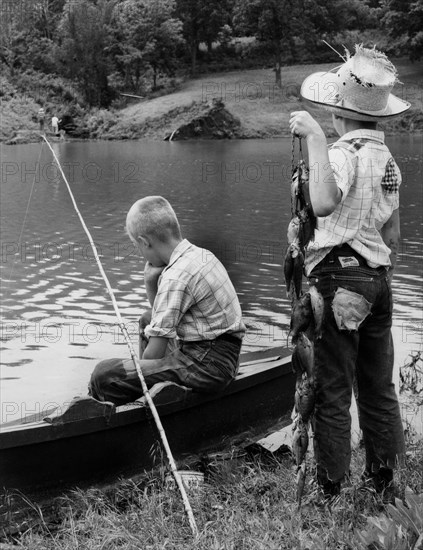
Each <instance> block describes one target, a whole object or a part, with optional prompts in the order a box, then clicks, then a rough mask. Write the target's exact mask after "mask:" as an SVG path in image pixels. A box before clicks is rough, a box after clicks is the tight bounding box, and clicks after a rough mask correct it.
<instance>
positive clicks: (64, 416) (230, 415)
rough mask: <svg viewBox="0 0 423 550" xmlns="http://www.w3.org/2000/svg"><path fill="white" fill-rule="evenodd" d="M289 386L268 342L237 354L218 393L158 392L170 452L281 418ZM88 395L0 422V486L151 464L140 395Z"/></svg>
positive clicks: (60, 484) (194, 448)
mask: <svg viewBox="0 0 423 550" xmlns="http://www.w3.org/2000/svg"><path fill="white" fill-rule="evenodd" d="M294 387H295V379H294V375H293V372H292V369H291V361H290V352H289V350H287V349H284V350H282V349H270V350H264V351H261V352H254V353H249V354H246V355H243V356H242V362H241V368H240V372H239V374H238V376H237V379H236V380H235V381H234V382H233V383H232V384H231V385H230V386H229V388H227V390H225V391H224V392H222V393H220V394H217V395H207V396H204V395H199V394H194V393H192V392H185V394H184V395H183V396H182V399H181V398H179V399H178V400H177V401H173V402H172V400H170V402H167V403H164V404H163V403H162V404H161V400H160V394H157V409H158V412H159V415H160V418H161V421H162V423H163V427H164V430H165V432H166V435H167V438H168V440H169V444H170V448H171V450H172V453H173V455H174V457H175V459H176V460H177V461H180V460H183V459H184V457H187V456H188V455H192V454H199V453H203V452H206V451H210V450H220V449H222V448H225V446H227V444H228V442H229V441H230V440H231V438H234V437H237V438H238V439H239V440H241V441H242V438H250V440H254V439H251V438H254V437H260V436H262V435H265V433H266V431H267V430H269V428H271V427H272V426H275V425H276V424H278V425H280V426H283V425H286V424H288V423H289V422H290V419H289V415H290V412H291V409H292V407H293V401H294ZM153 392H154V390H153V391H152V395H153ZM153 399H154V401H155V402H156V398H155V397H153ZM90 401H94V400H90V399H85V400H84V399H82V400H81V402H80V403H79V404H78V403H77V404H76V405H74V406H73V407H70V408H69V409H68V410H67V411H65V412H63V413H61V414H57V413H55V414H53V415H51V416H50V417H48V418H47V421H46V420H43V419H39V418H38V419H37V418H34V417H27V418H25V419H23V420H21V421H15V422H9V423H6V424H2V425H1V426H0V488H1V489H2V490H3V493H4V492H7V491H8V490H11V489H19V490H20V491H22V492H25V493H26V494H34V493H36V492H37V491H42V492H45V491H46V490H53V491H56V492H57V491H58V490H59V491H63V490H65V489H67V488H70V487H75V486H78V487H84V486H87V485H89V484H93V483H95V482H110V481H112V480H113V479H116V478H117V477H120V476H128V475H133V474H135V473H137V472H138V473H140V472H142V471H145V470H149V469H151V468H152V467H154V466H155V465H156V464H157V460H158V456H157V455H160V452H157V451H158V449H159V448H160V445H159V444H158V441H159V437H158V433H157V429H156V427H155V424H154V420H153V418H152V415H151V411H150V409H149V408H148V406H147V405H146V404H145V401H144V398H143V399H141V400H140V401H138V402H135V403H133V404H132V403H131V404H129V405H125V406H122V407H117V408H115V407H114V406H113V405H111V404H103V403H102V404H99V402H97V401H94V405H93V403H90Z"/></svg>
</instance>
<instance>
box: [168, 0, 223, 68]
mask: <svg viewBox="0 0 423 550" xmlns="http://www.w3.org/2000/svg"><path fill="white" fill-rule="evenodd" d="M176 4H177V10H176V13H177V15H178V17H179V18H180V19H181V21H182V22H183V34H184V38H185V40H186V43H187V44H188V47H189V50H190V54H191V74H195V73H196V70H197V53H198V46H199V45H200V42H205V43H206V44H207V45H208V48H209V50H210V49H211V45H212V43H213V41H214V40H216V39H217V38H218V35H219V33H220V32H221V30H222V29H223V27H224V25H225V24H227V23H228V22H229V20H230V14H231V4H230V1H229V0H176Z"/></svg>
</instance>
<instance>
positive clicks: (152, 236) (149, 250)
mask: <svg viewBox="0 0 423 550" xmlns="http://www.w3.org/2000/svg"><path fill="white" fill-rule="evenodd" d="M126 230H127V233H128V235H129V238H130V239H131V241H132V242H133V243H134V244H135V246H136V247H137V248H138V249H139V250H140V252H141V254H142V255H143V256H144V258H145V260H146V265H145V271H144V280H145V285H146V291H147V298H148V300H149V302H150V304H151V306H152V312H151V320H150V321H149V323H148V324H147V325H146V326H145V327H144V328H143V330H142V338H143V339H144V342H145V345H144V346H143V353H142V357H141V360H140V365H141V370H142V372H143V375H144V378H145V381H146V384H147V387H149V388H150V387H152V386H153V385H154V384H156V383H158V382H165V381H170V382H174V383H176V384H179V385H181V386H185V387H187V388H190V389H192V390H194V391H197V392H205V393H208V392H218V391H221V390H223V389H224V388H226V386H227V385H228V384H229V383H230V382H231V381H232V380H233V379H234V378H235V376H236V373H237V371H238V366H239V355H240V350H241V344H242V338H243V336H244V334H245V326H244V323H243V321H242V312H241V307H240V304H239V301H238V297H237V294H236V292H235V289H234V287H233V285H232V282H231V280H230V278H229V275H228V273H227V271H226V269H225V268H224V266H223V265H222V263H221V262H220V261H219V260H218V259H217V258H216V256H214V254H212V253H211V252H210V251H208V250H204V249H202V248H199V247H197V246H195V245H193V244H191V243H190V242H189V241H188V240H187V239H183V238H182V235H181V230H180V226H179V222H178V219H177V217H176V214H175V212H174V210H173V208H172V207H171V205H170V204H169V202H168V201H167V200H166V199H164V198H163V197H159V196H151V197H145V198H143V199H140V200H138V201H137V202H136V203H135V204H133V205H132V207H131V208H130V210H129V212H128V215H127V218H126ZM144 318H145V317H144ZM89 394H90V395H91V396H92V397H94V398H95V399H98V400H99V401H111V402H113V403H115V404H116V405H123V404H125V403H128V402H131V401H135V400H136V399H137V398H139V397H141V396H142V389H141V382H140V380H139V377H138V374H137V371H136V368H135V366H134V363H133V361H132V359H106V360H104V361H101V362H100V363H98V364H97V365H96V367H95V369H94V371H93V373H92V375H91V380H90V384H89Z"/></svg>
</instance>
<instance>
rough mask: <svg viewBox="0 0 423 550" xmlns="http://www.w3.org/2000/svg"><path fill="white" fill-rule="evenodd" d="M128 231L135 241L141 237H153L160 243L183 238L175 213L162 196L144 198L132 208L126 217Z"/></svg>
mask: <svg viewBox="0 0 423 550" xmlns="http://www.w3.org/2000/svg"><path fill="white" fill-rule="evenodd" d="M126 231H127V233H128V235H129V237H130V239H131V240H133V241H136V240H137V239H138V237H140V236H146V237H153V238H155V239H157V240H158V241H160V242H168V241H169V240H171V239H172V238H173V239H181V238H182V237H181V229H180V226H179V222H178V218H177V217H176V214H175V211H174V210H173V208H172V207H171V205H170V203H169V202H168V201H167V200H166V199H165V198H163V197H160V196H150V197H144V198H143V199H140V200H138V201H137V202H135V203H134V204H133V205H132V206H131V208H130V209H129V212H128V214H127V216H126Z"/></svg>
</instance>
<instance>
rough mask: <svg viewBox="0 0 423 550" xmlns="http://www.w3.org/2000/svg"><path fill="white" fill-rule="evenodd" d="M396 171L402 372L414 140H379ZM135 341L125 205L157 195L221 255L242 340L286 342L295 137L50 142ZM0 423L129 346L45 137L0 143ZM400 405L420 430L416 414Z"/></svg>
mask: <svg viewBox="0 0 423 550" xmlns="http://www.w3.org/2000/svg"><path fill="white" fill-rule="evenodd" d="M387 143H388V145H389V147H390V148H391V150H392V152H393V153H394V155H395V157H396V160H397V162H398V164H399V165H400V168H401V169H402V171H403V180H404V181H403V185H402V187H401V192H402V197H401V220H402V244H401V253H400V256H399V264H398V268H397V270H396V274H395V279H394V283H393V288H394V298H395V313H394V329H393V333H394V340H395V345H396V366H397V369H398V368H399V367H400V366H401V365H403V364H404V362H405V361H406V360H407V359H408V356H409V354H410V353H412V352H416V351H419V350H421V349H422V337H423V319H422V311H423V308H422V305H423V288H422V280H423V278H422V257H423V253H422V252H423V238H422V207H423V199H422V179H423V178H422V162H423V160H422V159H423V154H422V153H423V139H422V137H421V136H417V137H412V136H410V137H408V136H401V137H395V138H388V139H387ZM53 147H54V150H55V152H56V154H57V156H58V158H59V160H60V162H61V164H62V166H63V170H64V172H65V175H66V177H67V179H68V181H69V184H70V186H71V188H72V190H73V193H74V196H75V199H76V202H77V204H78V206H79V209H80V211H81V214H82V216H83V218H84V220H85V222H86V224H87V226H88V227H89V229H90V231H91V233H92V236H93V239H94V241H95V243H96V245H97V247H98V250H99V253H100V255H101V261H102V263H103V265H104V269H105V271H106V273H107V275H108V277H109V279H110V282H111V285H112V287H113V289H114V291H115V294H116V298H117V301H118V304H119V308H120V311H121V314H122V316H123V319H124V321H125V323H127V326H128V329H129V332H130V333H131V335H133V338H134V342H136V340H137V339H136V324H137V318H138V316H139V315H140V313H141V312H142V311H143V310H144V309H145V308H146V307H147V298H146V294H145V291H144V287H143V276H142V274H143V261H142V259H141V258H140V257H139V256H138V255H137V254H136V252H135V250H134V249H133V247H132V245H131V244H130V242H129V240H128V238H127V237H126V235H125V231H124V223H125V217H126V213H127V211H128V209H129V207H130V206H131V204H132V203H133V202H134V201H135V200H137V199H139V198H141V197H143V196H146V195H151V194H159V195H163V196H164V197H166V198H167V199H168V200H169V201H170V203H171V204H172V205H173V206H174V208H175V210H176V212H177V214H178V217H179V219H180V222H181V226H182V230H183V233H184V236H186V237H187V238H188V239H190V240H191V241H193V242H194V243H195V244H198V245H200V246H203V247H205V248H208V249H209V250H211V251H213V252H214V253H215V254H216V255H217V256H218V257H219V258H220V259H221V260H222V262H223V263H224V264H225V266H226V267H227V269H228V271H229V274H230V276H231V278H232V280H233V283H234V285H235V287H236V290H237V292H238V294H239V298H240V301H241V305H242V308H243V312H244V315H245V321H246V323H247V326H248V327H249V331H248V334H247V336H246V339H245V342H244V349H245V350H257V349H260V348H269V347H277V346H285V345H286V344H287V328H288V324H289V317H290V304H289V302H288V300H287V298H286V294H285V289H284V284H283V270H282V263H283V256H284V251H285V248H286V236H285V234H286V228H287V225H288V222H289V219H290V202H289V184H290V172H291V159H290V155H291V152H290V151H291V142H290V139H274V140H265V141H264V140H251V141H238V140H234V141H224V142H223V141H222V142H216V141H213V142H210V141H188V142H171V143H169V142H147V141H132V142H87V143H86V142H62V143H55V144H53ZM1 171H2V175H1V263H0V269H1V281H2V283H1V305H2V325H1V329H2V332H1V336H2V339H1V370H0V378H1V380H0V383H1V394H0V397H1V401H2V411H1V416H2V421H7V420H11V419H12V418H14V417H16V416H26V415H27V414H31V413H34V412H40V411H43V410H46V409H48V408H49V407H50V406H52V404H62V403H64V402H66V401H68V400H69V399H71V398H72V397H73V396H74V395H78V394H84V393H86V386H87V382H88V380H89V376H90V373H91V371H92V369H93V367H94V366H95V364H96V362H97V361H99V360H101V359H104V358H107V357H112V356H122V357H127V356H128V351H127V347H126V344H125V343H124V341H123V337H122V336H121V334H120V331H119V330H118V327H117V325H116V319H115V315H114V311H113V308H112V305H111V302H110V299H109V297H108V294H107V291H106V288H105V285H104V283H103V280H102V278H101V276H100V273H99V270H98V268H97V265H96V263H95V261H94V259H93V254H92V251H91V247H90V245H89V243H88V239H87V237H86V235H85V233H84V231H83V228H82V226H81V223H80V221H79V219H78V217H77V215H76V213H75V209H74V207H73V205H72V202H71V199H70V196H69V193H68V191H67V189H66V186H65V184H64V182H63V180H62V178H61V176H60V174H59V172H58V169H57V166H56V165H55V163H54V160H53V157H52V154H51V152H50V151H49V149H48V147H47V146H46V145H45V144H44V145H43V144H41V143H40V144H31V145H20V146H2V148H1ZM406 406H407V405H406V403H404V404H403V411H404V415H405V416H406V417H407V419H408V420H410V419H411V421H412V423H413V424H414V425H416V426H417V429H419V430H421V424H422V418H421V416H422V412H421V409H420V411H418V412H416V410H415V409H409V410H408V409H406Z"/></svg>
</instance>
